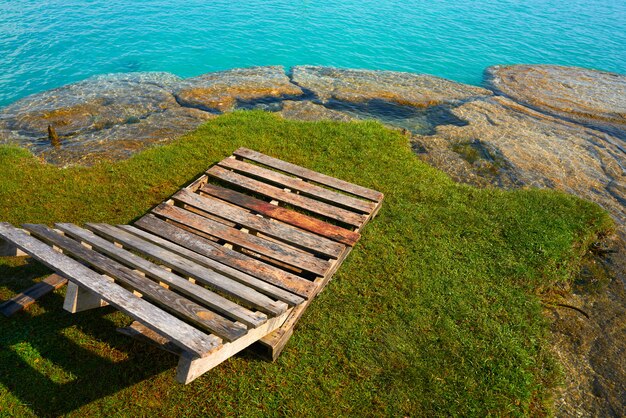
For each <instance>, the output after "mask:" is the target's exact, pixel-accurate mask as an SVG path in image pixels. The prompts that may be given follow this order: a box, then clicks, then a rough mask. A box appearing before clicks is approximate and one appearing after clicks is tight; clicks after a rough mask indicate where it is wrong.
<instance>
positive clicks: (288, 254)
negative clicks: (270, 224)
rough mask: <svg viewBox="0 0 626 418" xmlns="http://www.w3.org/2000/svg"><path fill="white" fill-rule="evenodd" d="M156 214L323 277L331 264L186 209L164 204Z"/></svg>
mask: <svg viewBox="0 0 626 418" xmlns="http://www.w3.org/2000/svg"><path fill="white" fill-rule="evenodd" d="M152 213H154V214H156V215H159V216H162V217H164V218H167V219H169V220H172V221H174V222H178V223H180V224H182V225H185V226H187V227H190V228H193V229H195V230H198V231H201V232H203V233H206V234H209V235H211V236H214V237H216V238H219V239H223V240H224V241H226V242H229V243H231V244H234V245H238V246H240V247H242V248H246V249H248V250H250V251H253V252H255V253H257V254H261V255H264V256H266V257H269V258H272V259H274V260H277V261H280V262H282V263H285V264H288V265H290V266H294V267H297V268H299V269H302V270H306V271H308V272H311V273H315V274H318V275H320V276H323V275H324V274H325V273H326V272H327V271H328V269H329V267H330V263H329V262H328V261H326V260H322V259H321V258H317V257H314V256H313V255H311V254H308V253H305V252H302V251H299V250H296V249H294V248H292V247H289V246H286V245H284V244H281V243H278V242H273V241H268V240H266V239H263V238H260V237H257V236H255V235H252V234H248V233H246V232H243V231H240V230H238V229H235V228H230V227H228V226H226V225H224V224H221V223H219V222H217V221H214V220H212V219H209V218H205V217H204V216H201V215H198V214H196V213H193V212H190V211H188V210H185V209H183V208H179V207H176V206H173V205H168V204H167V203H163V204H161V205H159V206H157V207H156V208H154V209H153V210H152Z"/></svg>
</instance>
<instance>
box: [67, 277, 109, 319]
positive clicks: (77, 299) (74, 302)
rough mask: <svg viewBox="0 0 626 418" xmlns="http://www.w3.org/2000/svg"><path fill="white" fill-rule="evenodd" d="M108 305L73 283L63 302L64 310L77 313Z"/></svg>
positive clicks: (68, 285)
mask: <svg viewBox="0 0 626 418" xmlns="http://www.w3.org/2000/svg"><path fill="white" fill-rule="evenodd" d="M107 305H108V303H106V302H105V301H103V300H102V299H100V297H99V296H98V295H96V294H95V293H93V292H90V291H89V290H85V289H83V288H82V287H80V286H78V285H77V284H75V283H73V282H69V283H68V284H67V292H66V293H65V301H64V302H63V309H65V310H66V311H68V312H71V313H76V312H82V311H86V310H89V309H94V308H101V307H103V306H107Z"/></svg>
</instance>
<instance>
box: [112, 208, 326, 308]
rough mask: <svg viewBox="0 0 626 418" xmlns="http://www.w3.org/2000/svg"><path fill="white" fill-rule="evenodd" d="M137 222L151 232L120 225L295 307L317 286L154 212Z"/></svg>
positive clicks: (137, 224) (136, 223)
mask: <svg viewBox="0 0 626 418" xmlns="http://www.w3.org/2000/svg"><path fill="white" fill-rule="evenodd" d="M135 225H136V226H138V227H140V228H143V229H145V231H148V232H145V231H142V230H141V229H137V228H135V227H133V226H120V228H123V229H125V230H126V231H128V232H131V233H133V234H135V235H137V236H139V237H141V238H143V239H145V240H148V241H150V242H152V243H154V244H157V245H160V246H162V247H164V248H167V249H168V250H170V251H172V252H175V253H177V254H180V255H182V256H184V257H187V258H189V259H190V260H193V261H194V262H196V263H198V264H200V265H202V266H205V267H208V268H210V269H213V270H215V271H218V272H220V273H222V274H224V275H226V276H228V277H231V278H232V279H234V280H237V281H239V282H241V283H243V284H245V285H246V286H250V287H252V288H253V289H256V290H258V291H259V292H262V293H264V294H266V295H269V296H272V297H274V298H276V299H278V300H281V301H283V302H285V303H287V304H289V305H291V306H294V305H299V304H300V303H302V302H303V301H304V299H303V297H306V295H308V294H309V293H310V292H312V291H313V289H314V287H313V283H312V282H311V281H309V280H306V279H303V278H302V277H299V276H296V275H293V274H291V273H288V272H286V271H284V270H280V269H278V268H276V267H273V266H270V265H269V264H265V263H263V262H261V261H259V260H257V259H254V258H251V257H248V256H247V255H245V254H241V253H239V252H237V251H234V250H231V249H229V248H226V247H223V246H221V245H218V244H216V243H214V242H212V241H210V240H207V239H205V238H202V237H200V236H198V235H195V234H193V233H191V232H189V231H187V230H184V229H182V228H179V227H177V226H174V225H172V224H171V223H168V222H165V221H163V220H161V219H159V218H157V217H156V216H154V215H152V214H148V215H146V216H144V217H142V218H141V219H139V220H138V221H137V222H135Z"/></svg>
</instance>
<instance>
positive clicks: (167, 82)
mask: <svg viewBox="0 0 626 418" xmlns="http://www.w3.org/2000/svg"><path fill="white" fill-rule="evenodd" d="M179 80H180V79H179V78H178V77H176V76H174V75H172V74H168V73H129V74H111V75H104V76H96V77H92V78H89V79H87V80H84V81H80V82H78V83H74V84H69V85H67V86H63V87H59V88H57V89H54V90H49V91H45V92H42V93H38V94H34V95H31V96H28V97H25V98H24V99H22V100H19V101H17V102H15V103H13V104H11V105H9V106H7V107H5V108H4V109H2V111H1V112H0V129H1V130H3V131H5V132H6V131H8V132H11V133H13V136H14V137H23V138H40V139H41V138H47V136H48V125H52V126H53V127H54V128H55V130H56V131H57V133H58V135H59V136H60V137H63V136H67V135H74V134H77V133H81V132H85V131H94V130H101V129H106V128H108V127H111V126H113V125H117V124H121V123H126V122H134V121H138V120H140V119H142V118H144V117H146V116H147V115H149V114H151V113H155V112H160V111H163V110H165V109H167V108H170V107H177V106H178V104H177V103H176V99H175V98H174V95H172V93H171V92H170V89H171V86H172V85H173V83H175V82H178V81H179Z"/></svg>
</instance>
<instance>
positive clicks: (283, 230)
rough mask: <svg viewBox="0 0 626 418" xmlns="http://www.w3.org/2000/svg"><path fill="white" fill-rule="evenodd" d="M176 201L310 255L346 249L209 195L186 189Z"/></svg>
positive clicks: (331, 253)
mask: <svg viewBox="0 0 626 418" xmlns="http://www.w3.org/2000/svg"><path fill="white" fill-rule="evenodd" d="M172 198H173V199H174V200H177V201H179V202H182V203H185V204H187V205H189V206H192V207H194V208H196V209H200V210H202V211H205V212H208V213H211V214H213V215H217V216H218V217H220V218H223V219H226V220H229V221H232V222H234V223H236V224H238V225H241V226H243V227H245V228H248V229H252V230H254V231H257V232H260V233H262V234H265V235H267V236H269V237H272V238H276V239H279V240H281V241H284V242H286V243H288V244H291V245H293V246H297V247H300V248H303V249H305V250H308V251H310V252H314V253H319V254H323V255H326V256H329V257H331V258H337V257H339V255H340V254H341V252H342V251H343V249H344V248H345V246H344V245H341V244H338V243H336V242H334V241H331V240H329V239H327V238H323V237H320V236H317V235H315V234H312V233H310V232H306V231H303V230H301V229H298V228H295V227H293V226H290V225H287V224H284V223H282V222H275V221H271V220H269V219H267V218H260V217H259V216H256V215H253V214H252V213H250V212H248V211H246V210H244V209H242V208H240V207H237V206H233V205H229V204H227V203H224V202H221V201H219V200H217V199H213V198H210V197H207V196H201V195H199V194H197V193H192V192H190V191H189V190H185V189H183V190H181V191H179V192H178V193H176V194H175V195H174V196H172Z"/></svg>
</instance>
